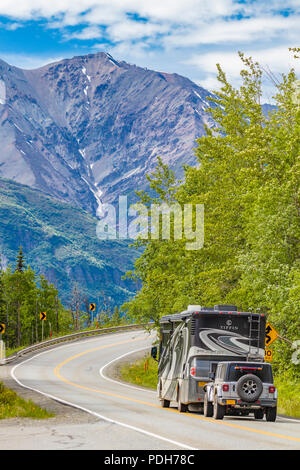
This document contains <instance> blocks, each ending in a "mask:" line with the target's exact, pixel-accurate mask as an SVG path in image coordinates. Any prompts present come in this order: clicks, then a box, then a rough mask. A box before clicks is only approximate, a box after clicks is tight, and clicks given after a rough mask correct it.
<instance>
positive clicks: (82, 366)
mask: <svg viewBox="0 0 300 470" xmlns="http://www.w3.org/2000/svg"><path fill="white" fill-rule="evenodd" d="M131 335H132V333H131ZM115 336H116V335H115ZM119 336H121V337H122V338H123V337H124V334H122V335H119ZM125 336H126V335H125ZM102 338H103V337H102ZM148 338H149V336H148ZM143 339H144V340H145V337H142V336H141V335H137V337H135V338H132V337H131V338H130V339H128V336H127V339H122V340H121V341H117V342H108V343H107V336H106V341H104V340H103V339H102V340H100V339H99V341H104V342H106V343H107V344H101V346H97V347H94V348H89V349H84V350H82V345H83V344H84V343H86V342H89V340H87V341H86V342H80V343H78V347H77V348H76V346H75V349H81V351H80V352H77V353H76V354H72V355H69V357H67V358H66V356H65V350H64V349H63V348H64V347H63V346H61V347H60V348H59V349H60V352H59V354H58V353H57V354H55V353H54V358H51V359H52V360H53V361H55V360H56V356H62V353H63V356H64V358H63V360H60V361H59V363H58V365H57V366H56V367H55V368H54V369H53V367H52V375H51V376H50V371H49V372H48V375H49V376H50V379H51V385H52V387H55V390H57V395H56V393H55V394H53V393H51V394H50V393H47V392H45V391H43V390H41V386H39V387H36V386H35V387H32V386H31V385H29V383H30V380H29V379H27V380H23V381H22V380H20V379H18V378H17V377H16V370H17V369H18V368H19V367H20V366H23V365H25V364H26V363H28V362H29V361H33V360H34V361H35V364H36V367H38V363H39V361H38V358H39V356H42V355H44V354H49V353H50V352H51V351H53V350H51V351H45V352H43V353H40V354H39V355H37V356H34V357H33V358H30V359H28V360H26V361H24V362H22V363H21V364H18V365H17V366H15V367H14V368H13V369H12V376H13V378H14V379H15V380H16V381H17V382H18V383H19V384H20V385H22V386H25V387H26V388H30V389H31V390H35V391H36V392H39V393H42V394H44V395H46V396H48V397H50V398H54V399H56V400H58V401H61V402H62V403H66V404H68V405H72V406H75V407H77V408H79V409H82V410H84V411H87V412H88V413H90V414H93V415H94V416H97V417H99V418H101V419H104V420H106V421H109V422H112V423H115V424H118V425H120V426H123V427H126V428H128V429H132V430H134V431H138V432H140V433H143V434H146V435H148V436H151V437H154V438H156V439H160V440H162V441H164V442H168V443H170V444H172V445H175V446H176V447H179V448H184V449H191V450H195V449H196V448H197V447H196V446H195V445H194V444H195V440H197V439H196V437H195V427H194V426H193V424H192V422H194V423H195V420H198V421H199V420H201V421H202V422H203V425H204V423H205V424H206V425H209V427H210V426H211V428H210V432H209V430H208V429H207V428H206V427H205V428H204V429H200V428H197V432H199V440H200V442H201V440H202V448H205V443H206V442H207V445H208V446H211V447H214V448H218V447H219V445H220V438H221V439H222V438H223V439H224V446H225V445H226V444H225V441H227V445H228V442H229V441H230V442H231V444H230V445H234V444H235V443H234V442H232V440H231V433H229V431H228V432H226V433H224V432H223V433H222V434H220V431H221V429H222V428H227V429H229V428H231V430H232V439H233V440H234V439H240V440H241V441H243V440H244V442H245V437H244V436H243V437H242V436H240V433H239V434H236V432H235V433H234V431H236V430H239V431H241V430H242V431H246V433H243V434H247V433H248V435H250V433H251V434H252V436H253V435H255V434H256V435H260V436H264V437H265V438H268V440H267V441H268V442H269V443H271V440H273V439H274V442H273V443H272V445H273V447H274V446H275V447H276V444H277V443H278V442H279V441H280V442H282V441H286V442H287V441H289V442H290V444H292V443H300V438H299V437H296V436H292V435H286V434H282V433H278V432H273V431H268V430H266V429H259V428H257V426H258V425H260V426H261V427H265V426H266V424H269V423H257V422H255V421H251V425H252V424H253V425H254V426H255V427H251V425H250V426H245V425H244V424H237V423H236V422H234V420H232V419H230V420H229V419H225V420H224V421H215V420H213V419H210V418H206V417H203V416H199V415H198V414H193V413H188V414H185V415H184V416H183V415H182V414H180V413H179V412H178V411H177V409H175V408H164V409H162V408H161V407H160V406H159V404H158V403H157V401H156V398H154V397H153V401H150V400H149V399H146V400H145V399H144V396H145V390H144V389H141V388H138V387H131V388H132V391H129V388H128V387H127V391H128V394H127V393H126V391H123V392H122V393H116V392H115V391H114V390H113V391H112V385H111V383H110V387H109V386H108V385H105V383H104V381H103V380H102V387H101V388H98V387H95V386H94V385H95V383H97V380H96V379H95V380H94V377H92V376H91V375H90V374H89V375H86V374H87V373H86V368H87V365H88V364H93V363H94V361H95V358H97V360H98V358H99V357H103V360H104V359H105V353H106V357H108V356H109V355H110V354H111V353H112V351H116V353H117V357H115V358H114V360H116V359H118V358H120V354H119V352H120V350H122V347H127V346H131V345H134V343H135V342H137V341H143ZM108 341H109V340H108ZM140 349H142V348H140ZM143 349H144V348H143ZM57 350H58V348H57ZM108 350H109V353H108V352H107V351H108ZM100 352H101V353H102V356H101V355H100V354H99V353H100ZM131 352H133V351H131ZM127 354H128V353H127V352H126V353H124V349H123V354H121V356H123V357H124V356H125V355H127ZM63 356H62V357H63ZM114 360H111V359H110V360H109V361H108V360H107V359H106V361H105V360H104V363H103V364H102V367H101V368H100V370H101V371H102V374H101V375H102V379H106V377H105V375H104V374H103V371H104V370H105V368H106V367H107V366H108V365H109V364H111V363H112V362H113V361H114ZM42 362H43V361H42ZM47 365H48V364H47ZM40 367H41V365H40ZM20 370H21V369H20ZM24 370H25V369H24V368H23V371H24ZM80 371H81V376H80V378H78V374H79V373H80ZM97 372H98V377H99V367H98V368H97ZM24 373H25V372H24ZM84 374H85V375H84ZM53 376H54V378H55V379H56V381H54V379H53ZM25 377H26V376H25ZM85 379H87V380H85ZM47 380H48V381H49V378H48V376H47ZM24 381H25V382H27V384H26V383H24ZM110 382H111V380H110ZM49 383H50V382H49ZM59 384H61V385H64V389H62V388H61V387H60V386H59ZM106 384H108V381H107V380H106ZM120 384H121V385H122V386H123V387H124V384H122V383H120ZM66 386H67V388H66ZM129 387H130V386H129ZM124 389H125V387H124ZM124 389H123V390H124ZM133 389H135V390H133ZM71 390H72V391H71ZM76 390H77V391H78V392H76ZM62 391H63V392H64V394H65V395H66V394H68V391H69V396H70V397H74V392H75V393H78V397H79V396H80V394H81V393H82V394H85V396H83V397H82V403H85V402H84V400H86V399H87V396H88V399H89V400H92V398H91V396H92V395H97V396H102V397H103V399H105V400H106V399H107V400H109V402H107V404H108V405H109V406H110V412H111V413H110V414H111V415H115V414H117V415H118V407H119V410H121V411H122V412H123V414H124V415H125V409H127V408H129V407H131V410H130V411H128V414H127V415H126V418H127V419H128V421H129V422H130V421H131V422H132V421H133V422H134V423H135V424H136V423H137V425H135V424H129V422H128V423H126V422H124V421H120V420H118V419H115V418H114V417H109V416H107V415H106V416H105V415H103V413H102V412H101V413H99V412H98V411H95V409H93V407H94V408H95V407H96V406H98V407H99V406H101V402H99V400H97V399H95V400H94V402H93V406H92V405H91V406H89V407H88V408H87V407H86V406H82V405H80V404H78V402H75V401H77V399H76V400H74V399H70V400H69V399H67V400H66V399H65V398H64V399H62V398H61V397H60V396H59V394H60V393H61V392H62ZM147 392H148V391H147ZM87 394H88V395H87ZM147 396H148V397H149V398H150V396H149V394H148V395H147ZM151 398H152V397H151ZM125 403H128V404H129V405H128V407H126V406H124V404H125ZM134 405H137V407H136V408H134ZM141 405H142V407H141ZM103 406H104V405H103ZM149 408H150V409H152V410H153V411H152V412H150V415H153V416H149V414H148V415H147V409H149ZM154 410H157V411H155V414H154ZM167 413H168V414H167ZM168 415H169V417H170V418H171V416H173V417H174V418H171V419H170V418H169V419H168V418H167V416H168ZM175 416H176V417H175ZM142 418H145V420H143V419H142ZM134 420H135V421H134ZM149 420H152V421H151V426H153V428H154V430H155V431H157V429H158V430H159V431H161V429H162V428H165V429H166V432H165V434H167V435H168V434H169V435H170V438H168V437H166V436H163V435H161V434H159V433H158V432H151V431H149V426H150V425H149ZM168 421H169V423H168ZM173 421H174V422H173ZM146 422H147V424H148V429H146V428H147V426H146V424H145V428H144V423H146ZM141 423H142V427H141V426H140V425H138V424H141ZM162 423H163V425H162ZM189 423H190V424H189ZM212 424H213V425H214V426H212ZM272 424H277V423H272ZM181 427H182V430H183V432H182V433H180V435H181V434H182V437H183V439H182V441H181V440H178V439H174V438H173V437H174V435H175V436H177V437H178V429H180V428H181ZM177 428H178V429H177ZM210 433H211V437H210V436H209V434H210ZM228 433H229V435H228ZM233 433H234V434H233ZM171 435H173V437H171ZM270 438H272V439H271V440H270ZM267 441H266V442H265V445H267V444H268V442H267ZM235 445H237V444H235ZM241 445H243V444H241ZM251 445H252V446H253V445H254V446H257V448H260V446H261V443H259V442H257V441H255V443H254V442H252V444H251Z"/></svg>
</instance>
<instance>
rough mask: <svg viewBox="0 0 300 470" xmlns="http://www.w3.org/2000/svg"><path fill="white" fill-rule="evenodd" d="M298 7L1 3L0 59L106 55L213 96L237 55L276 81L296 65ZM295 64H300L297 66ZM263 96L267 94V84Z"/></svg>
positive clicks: (37, 61)
mask: <svg viewBox="0 0 300 470" xmlns="http://www.w3.org/2000/svg"><path fill="white" fill-rule="evenodd" d="M299 31H300V0H286V1H284V2H283V1H282V0H269V1H267V0H259V1H258V0H249V1H247V0H151V1H150V0H15V1H14V2H12V1H11V0H1V1H0V58H2V59H3V60H6V61H7V62H9V63H10V64H12V65H17V66H20V67H24V68H35V67H39V66H42V65H44V64H46V63H49V62H52V61H55V60H59V59H62V58H68V57H73V56H74V55H83V54H88V53H93V52H99V51H106V52H109V53H110V54H112V55H113V56H114V57H115V58H116V59H119V60H125V61H127V62H130V63H135V64H137V65H140V66H143V67H148V68H151V69H154V70H161V71H165V72H170V73H171V72H176V73H179V74H181V75H184V76H187V77H189V78H190V79H192V80H193V81H195V82H197V83H198V84H200V85H202V86H204V87H205V88H208V89H210V90H211V89H216V88H217V81H216V63H220V64H221V66H222V67H223V69H224V70H225V72H226V73H227V75H228V77H229V78H230V80H231V82H232V83H234V84H236V85H238V83H239V71H240V68H241V63H240V59H239V58H238V54H237V52H238V51H242V52H245V53H246V55H251V56H252V57H253V58H255V59H256V60H258V61H259V62H260V63H261V65H262V66H263V67H265V68H269V69H270V70H272V72H273V73H274V74H279V73H281V72H287V71H288V69H289V68H290V67H295V68H296V71H297V73H299V72H300V69H299V65H298V63H297V61H295V60H294V59H293V56H292V54H290V53H289V52H288V47H295V46H300V41H299ZM298 62H300V61H298ZM264 93H265V95H264V97H265V99H266V101H268V100H269V101H271V96H272V94H273V87H272V83H271V82H270V80H269V79H268V78H267V77H266V78H265V81H264Z"/></svg>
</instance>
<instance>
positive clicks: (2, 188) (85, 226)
mask: <svg viewBox="0 0 300 470" xmlns="http://www.w3.org/2000/svg"><path fill="white" fill-rule="evenodd" d="M97 221H98V219H96V217H94V216H92V215H91V214H89V213H88V212H86V211H84V210H83V209H81V208H79V207H74V206H72V205H70V204H67V203H64V202H61V201H59V200H57V199H54V198H52V197H49V196H46V195H44V194H43V193H42V192H40V191H39V190H34V189H31V188H29V187H28V186H25V185H21V184H19V183H16V182H13V181H10V180H5V179H2V178H0V258H1V259H0V261H1V263H0V265H1V264H2V267H4V268H6V267H7V266H8V265H11V266H12V269H15V263H16V255H17V253H18V250H19V246H20V245H22V246H23V251H24V254H25V258H26V263H27V265H29V266H31V268H32V269H34V270H35V271H36V272H37V273H38V274H44V275H45V277H46V278H47V279H48V280H49V281H50V282H52V283H54V285H55V286H56V287H57V288H58V289H59V293H60V297H61V299H62V301H63V303H64V304H65V305H68V303H69V301H70V298H71V292H72V289H73V286H74V283H75V282H77V284H78V287H79V289H80V291H81V293H82V294H83V295H86V296H87V298H88V299H89V301H90V302H92V301H96V302H97V306H98V305H99V304H101V302H102V301H103V298H104V297H105V298H106V300H107V299H108V298H111V303H112V306H114V305H121V304H122V303H123V302H124V301H125V300H128V299H129V298H130V297H131V296H132V295H133V294H134V292H135V291H136V289H137V285H136V284H134V283H133V282H131V281H129V280H126V281H125V280H122V276H123V275H124V274H125V272H126V271H127V270H128V269H131V268H132V266H133V262H134V260H135V257H136V256H137V254H138V253H137V251H136V250H135V249H133V248H129V247H128V243H127V242H119V241H117V240H107V241H100V240H98V238H97V237H96V224H97ZM98 299H99V300H98Z"/></svg>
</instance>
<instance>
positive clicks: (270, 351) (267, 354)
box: [265, 349, 273, 362]
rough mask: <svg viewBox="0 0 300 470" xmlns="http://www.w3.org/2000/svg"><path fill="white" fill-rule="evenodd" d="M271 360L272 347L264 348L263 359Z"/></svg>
mask: <svg viewBox="0 0 300 470" xmlns="http://www.w3.org/2000/svg"><path fill="white" fill-rule="evenodd" d="M272 360H273V350H272V349H266V350H265V361H266V362H272Z"/></svg>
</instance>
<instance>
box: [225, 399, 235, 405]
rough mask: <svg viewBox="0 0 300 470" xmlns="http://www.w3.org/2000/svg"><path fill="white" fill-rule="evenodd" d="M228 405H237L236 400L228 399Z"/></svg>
mask: <svg viewBox="0 0 300 470" xmlns="http://www.w3.org/2000/svg"><path fill="white" fill-rule="evenodd" d="M226 405H235V400H226Z"/></svg>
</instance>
